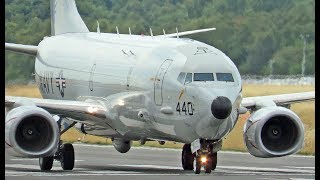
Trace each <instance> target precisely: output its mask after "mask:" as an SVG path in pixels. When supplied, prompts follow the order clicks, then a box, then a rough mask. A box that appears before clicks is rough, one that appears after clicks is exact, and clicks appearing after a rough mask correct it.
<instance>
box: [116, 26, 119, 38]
mask: <svg viewBox="0 0 320 180" xmlns="http://www.w3.org/2000/svg"><path fill="white" fill-rule="evenodd" d="M116 30H117V34H118V36H119V29H118V26H116Z"/></svg>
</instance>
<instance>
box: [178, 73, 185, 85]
mask: <svg viewBox="0 0 320 180" xmlns="http://www.w3.org/2000/svg"><path fill="white" fill-rule="evenodd" d="M185 77H186V73H185V72H181V73H180V74H179V76H178V79H177V80H178V81H179V82H180V83H181V84H183V82H184V78H185Z"/></svg>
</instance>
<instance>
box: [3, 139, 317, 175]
mask: <svg viewBox="0 0 320 180" xmlns="http://www.w3.org/2000/svg"><path fill="white" fill-rule="evenodd" d="M74 148H75V153H76V155H75V158H76V162H75V168H74V169H73V170H72V171H63V170H62V168H61V166H60V163H59V162H56V161H55V162H54V165H53V166H54V167H53V169H52V170H51V171H48V172H41V171H40V170H39V166H38V159H22V158H16V157H12V156H9V155H8V154H6V155H5V167H6V168H5V176H6V179H27V180H31V179H48V180H56V179H57V178H60V179H67V180H73V179H77V180H79V179H108V180H120V179H153V180H156V179H158V180H160V179H161V180H162V179H163V178H165V179H167V178H170V179H173V178H174V179H175V180H180V179H181V180H188V179H197V180H198V179H210V180H212V179H215V180H216V179H237V180H238V179H243V180H247V179H261V180H267V179H291V180H298V179H299V180H302V179H315V158H314V156H297V155H292V156H287V157H281V158H271V159H270V158H269V159H264V158H256V157H253V156H251V155H250V154H248V153H238V152H218V166H217V168H216V170H215V171H213V172H212V173H211V174H205V173H204V171H203V170H202V171H201V173H200V174H199V175H196V174H194V172H193V171H183V170H182V167H181V160H180V158H181V157H180V156H181V150H179V149H162V148H161V149H160V148H140V147H133V148H131V150H130V151H129V152H128V153H126V154H121V153H119V152H117V151H116V150H115V149H114V148H113V146H99V145H85V144H75V145H74Z"/></svg>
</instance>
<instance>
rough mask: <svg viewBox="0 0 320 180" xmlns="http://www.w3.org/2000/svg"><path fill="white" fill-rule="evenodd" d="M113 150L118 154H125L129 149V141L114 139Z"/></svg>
mask: <svg viewBox="0 0 320 180" xmlns="http://www.w3.org/2000/svg"><path fill="white" fill-rule="evenodd" d="M112 144H113V146H114V148H115V149H116V150H117V151H118V152H120V153H126V152H128V151H129V150H130V148H131V141H126V140H123V139H114V140H113V141H112Z"/></svg>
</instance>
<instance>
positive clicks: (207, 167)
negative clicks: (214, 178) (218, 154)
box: [205, 156, 212, 174]
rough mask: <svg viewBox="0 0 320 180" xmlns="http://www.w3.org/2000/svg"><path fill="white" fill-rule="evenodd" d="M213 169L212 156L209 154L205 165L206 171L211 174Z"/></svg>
mask: <svg viewBox="0 0 320 180" xmlns="http://www.w3.org/2000/svg"><path fill="white" fill-rule="evenodd" d="M211 169H212V158H211V157H210V156H208V158H207V162H206V166H205V172H206V173H209V174H210V173H211Z"/></svg>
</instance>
